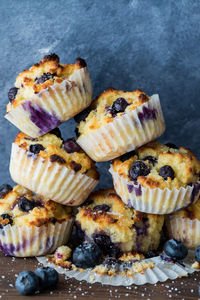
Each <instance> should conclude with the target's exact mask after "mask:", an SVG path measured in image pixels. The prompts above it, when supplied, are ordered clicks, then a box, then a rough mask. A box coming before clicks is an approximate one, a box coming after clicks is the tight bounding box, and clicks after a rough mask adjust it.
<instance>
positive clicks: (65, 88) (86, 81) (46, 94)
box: [5, 68, 92, 138]
mask: <svg viewBox="0 0 200 300" xmlns="http://www.w3.org/2000/svg"><path fill="white" fill-rule="evenodd" d="M91 99H92V85H91V81H90V77H89V73H88V70H87V68H82V69H79V70H77V71H75V72H74V73H73V74H72V75H71V76H70V77H69V79H68V80H67V79H66V80H64V81H63V82H61V83H54V84H53V85H51V86H49V87H48V88H47V89H45V90H42V91H41V92H39V93H38V94H35V95H34V96H33V97H32V98H31V99H26V100H24V101H22V103H20V104H19V105H18V106H16V108H14V109H12V110H11V111H10V112H8V113H7V114H6V115H5V118H6V119H7V120H9V121H10V122H11V123H12V124H14V125H15V126H16V127H18V128H19V129H20V130H21V131H22V132H24V133H26V134H27V135H29V136H31V137H33V138H36V137H39V136H40V135H43V134H45V133H47V132H49V131H50V130H52V129H53V128H55V127H57V126H59V125H60V124H61V123H62V122H65V121H67V120H68V119H70V118H72V117H73V116H74V115H76V114H78V113H79V112H80V111H82V110H84V109H85V108H86V107H88V106H89V105H90V103H91ZM31 113H32V114H31Z"/></svg>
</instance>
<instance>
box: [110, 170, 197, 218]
mask: <svg viewBox="0 0 200 300" xmlns="http://www.w3.org/2000/svg"><path fill="white" fill-rule="evenodd" d="M109 172H110V173H111V174H112V177H113V184H114V187H115V190H116V192H117V194H118V195H119V196H120V197H121V199H122V201H123V202H124V203H125V204H126V205H128V206H130V207H133V208H134V209H136V210H138V211H141V212H145V213H150V214H157V215H159V214H160V215H164V214H170V213H172V212H175V211H177V210H180V209H182V208H184V207H187V206H188V205H190V204H192V203H194V202H196V200H197V199H198V197H199V195H200V182H197V183H194V186H187V188H184V187H181V188H180V189H176V188H173V189H172V190H169V189H168V188H165V189H163V190H162V189H159V188H154V189H150V188H145V187H142V186H141V185H139V184H135V183H134V182H133V181H128V180H127V179H126V178H124V177H123V176H120V175H119V174H118V173H117V172H115V171H114V170H113V168H112V166H111V167H110V169H109Z"/></svg>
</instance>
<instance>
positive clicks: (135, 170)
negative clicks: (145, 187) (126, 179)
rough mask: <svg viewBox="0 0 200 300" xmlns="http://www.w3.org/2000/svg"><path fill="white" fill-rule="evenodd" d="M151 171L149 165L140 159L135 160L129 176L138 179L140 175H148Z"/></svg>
mask: <svg viewBox="0 0 200 300" xmlns="http://www.w3.org/2000/svg"><path fill="white" fill-rule="evenodd" d="M149 173H150V169H149V167H148V166H147V165H146V164H145V163H144V162H142V161H140V160H138V161H135V162H134V163H133V164H132V166H131V168H130V170H129V176H130V178H131V179H132V180H137V178H138V176H147V175H148V174H149Z"/></svg>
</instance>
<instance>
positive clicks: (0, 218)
mask: <svg viewBox="0 0 200 300" xmlns="http://www.w3.org/2000/svg"><path fill="white" fill-rule="evenodd" d="M72 221H73V218H72V209H71V208H70V207H67V206H64V205H61V204H59V203H56V202H53V201H52V200H49V199H44V198H43V197H42V196H39V195H37V194H34V193H32V192H31V191H30V190H27V189H26V188H24V187H22V186H20V185H17V186H15V187H14V188H13V189H12V190H10V189H8V190H7V193H4V194H1V198H0V248H1V250H2V251H3V252H4V253H5V254H8V255H14V256H34V255H43V254H47V253H51V252H52V251H54V250H55V249H56V248H57V247H58V246H60V245H62V244H63V243H66V242H67V240H68V238H69V234H70V230H71V226H72Z"/></svg>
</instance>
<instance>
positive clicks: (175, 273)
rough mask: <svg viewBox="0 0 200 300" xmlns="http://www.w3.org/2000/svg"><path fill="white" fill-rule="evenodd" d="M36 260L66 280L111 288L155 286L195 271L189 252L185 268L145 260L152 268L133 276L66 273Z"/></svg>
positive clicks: (47, 263) (43, 259)
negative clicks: (72, 279) (70, 279)
mask: <svg viewBox="0 0 200 300" xmlns="http://www.w3.org/2000/svg"><path fill="white" fill-rule="evenodd" d="M37 260H38V261H39V262H40V263H41V264H43V265H44V266H51V267H53V268H55V269H56V270H57V271H58V273H60V274H64V275H65V276H66V279H68V278H75V279H77V280H80V281H81V280H85V281H87V282H88V283H90V284H91V283H96V282H99V283H101V284H105V285H113V286H130V285H133V284H135V285H143V284H146V283H150V284H155V283H157V282H165V281H166V280H168V279H171V280H174V279H176V278H180V277H182V276H187V275H188V274H192V273H193V272H195V271H197V270H194V269H193V268H192V267H191V263H192V262H194V252H192V251H190V252H189V255H188V256H187V258H186V259H185V260H184V265H185V267H183V266H181V265H180V264H178V263H177V264H174V263H172V264H170V263H168V262H165V261H163V260H161V258H160V257H159V256H157V257H154V258H150V259H145V260H144V261H146V262H149V261H152V262H153V263H154V268H152V269H150V268H148V269H146V270H145V271H144V272H142V273H136V274H134V275H133V276H130V277H128V276H120V275H117V276H108V275H102V276H101V275H99V274H97V273H91V269H88V270H86V271H85V272H79V271H74V270H73V271H67V270H66V269H64V268H62V267H60V266H56V265H54V264H53V263H50V262H48V259H47V258H46V257H37Z"/></svg>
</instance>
